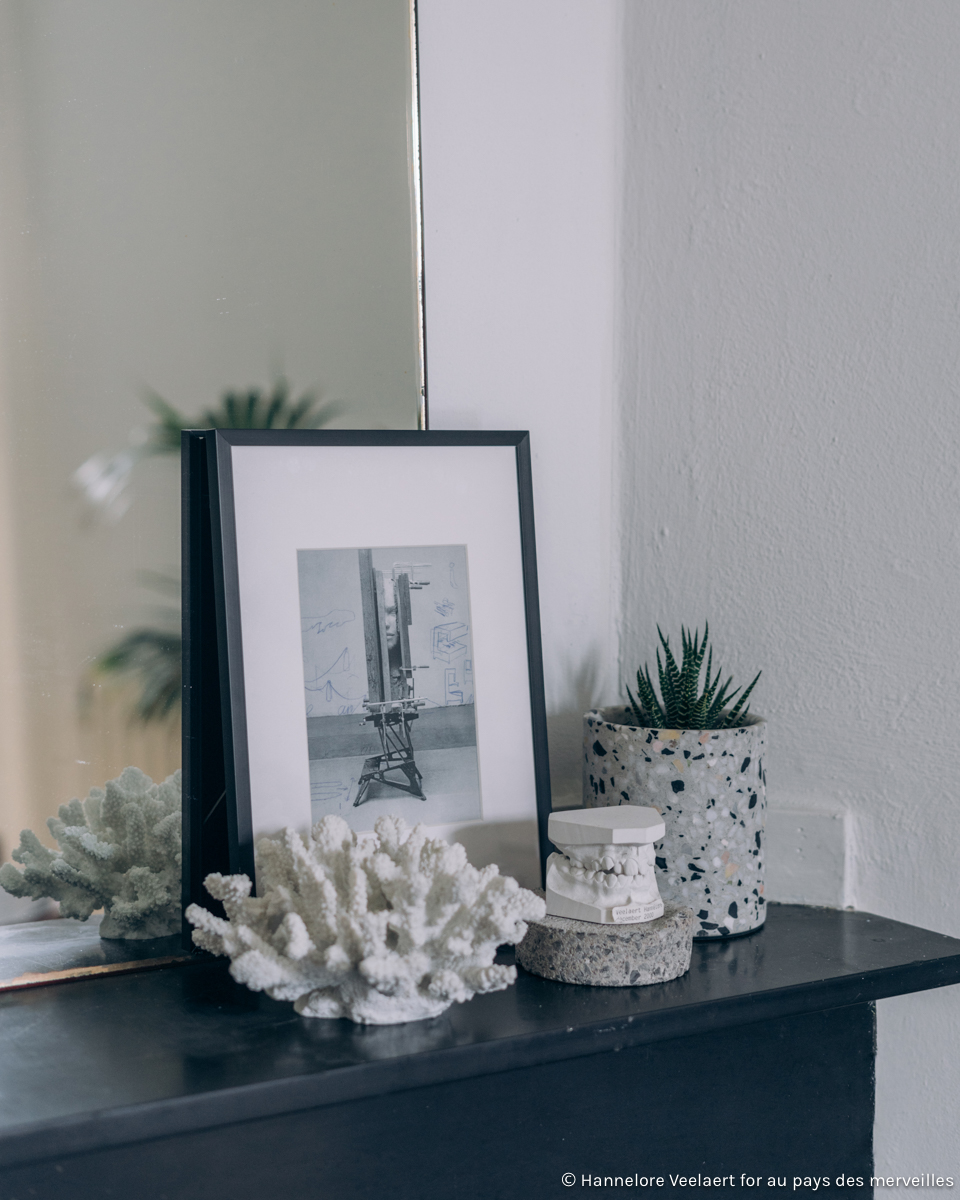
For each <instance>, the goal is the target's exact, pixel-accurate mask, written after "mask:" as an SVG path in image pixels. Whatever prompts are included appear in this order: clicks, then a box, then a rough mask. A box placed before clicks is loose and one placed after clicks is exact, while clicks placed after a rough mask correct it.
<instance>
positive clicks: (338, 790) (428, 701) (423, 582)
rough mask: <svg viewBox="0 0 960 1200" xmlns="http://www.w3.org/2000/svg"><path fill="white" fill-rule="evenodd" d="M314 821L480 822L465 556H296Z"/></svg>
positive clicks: (321, 552)
mask: <svg viewBox="0 0 960 1200" xmlns="http://www.w3.org/2000/svg"><path fill="white" fill-rule="evenodd" d="M297 566H298V578H299V588H300V619H301V621H300V624H301V637H302V644H303V681H304V705H305V710H306V720H307V741H308V754H309V759H310V798H311V816H312V820H313V821H317V820H319V819H320V817H322V816H325V815H326V814H328V813H336V814H338V815H339V816H341V817H343V818H344V819H345V820H346V821H347V822H348V823H349V824H350V826H351V827H352V828H353V829H357V830H362V829H372V828H373V824H374V822H375V821H376V819H377V817H379V816H382V815H383V814H385V813H391V814H397V815H400V816H403V817H405V818H406V819H407V820H409V821H411V823H415V822H423V823H424V824H426V825H447V824H452V823H454V822H460V821H471V820H477V819H479V818H480V817H481V816H482V812H481V803H480V778H479V769H478V762H477V725H476V690H475V664H474V657H473V637H472V631H471V614H470V588H469V577H468V572H467V547H466V546H456V545H452V546H390V547H357V548H351V549H301V550H298V552H297Z"/></svg>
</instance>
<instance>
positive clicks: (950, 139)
mask: <svg viewBox="0 0 960 1200" xmlns="http://www.w3.org/2000/svg"><path fill="white" fill-rule="evenodd" d="M625 16H626V24H625V38H624V52H625V59H626V61H627V62H628V63H629V64H630V65H629V68H628V73H627V79H626V82H625V91H626V97H625V101H626V112H627V122H628V124H627V129H626V132H625V139H624V163H625V178H624V216H623V241H624V249H625V253H624V258H623V262H624V274H623V293H622V310H621V320H622V329H623V331H624V374H623V387H622V392H621V404H622V410H621V411H622V424H621V428H622V429H623V432H624V438H623V442H622V452H623V470H624V473H625V476H626V477H627V485H626V486H625V488H624V490H623V493H622V500H623V505H624V508H623V542H622V545H623V555H624V557H623V614H624V625H623V651H624V660H623V665H624V667H626V666H627V665H628V664H629V665H632V664H633V662H634V660H635V659H636V658H637V657H638V656H641V655H645V654H648V653H649V649H648V647H649V645H650V640H651V639H650V627H651V625H652V623H653V622H654V621H655V620H659V621H665V622H668V623H669V624H670V626H671V628H675V627H676V626H678V625H679V624H680V622H681V621H684V622H689V623H694V624H696V623H697V622H702V620H703V619H704V618H705V617H709V618H710V621H711V624H712V625H713V627H714V629H715V631H716V636H717V643H718V647H719V648H720V649H722V651H723V658H724V660H725V661H726V662H727V663H728V664H729V665H730V667H731V668H732V669H735V671H736V673H737V675H738V676H740V677H743V676H746V675H747V674H748V672H753V671H755V670H756V669H757V668H759V667H761V666H762V667H763V668H764V677H763V679H762V680H761V682H760V684H759V685H758V688H757V693H756V697H757V698H756V707H757V709H758V711H761V712H763V713H765V714H766V715H767V716H768V717H769V718H770V721H771V737H770V741H771V747H770V754H769V759H768V763H769V772H768V774H769V779H770V784H771V796H772V799H773V801H774V802H775V803H777V804H779V805H780V806H784V805H788V806H789V805H797V806H803V807H807V808H817V807H824V808H829V809H834V810H836V809H839V810H843V811H846V812H847V813H849V814H850V824H851V827H852V834H853V855H852V858H851V865H852V872H851V874H852V877H849V878H848V880H847V895H848V899H850V900H852V901H853V902H854V903H855V904H856V906H857V907H858V908H862V909H867V910H871V911H873V912H878V913H883V914H886V915H889V916H895V917H898V918H900V919H902V920H905V921H909V922H914V923H916V924H918V925H925V926H927V927H929V928H933V929H937V930H940V931H942V932H944V933H949V934H952V935H954V936H958V935H960V919H958V917H957V903H956V900H957V897H956V882H955V881H956V869H955V865H954V864H955V858H956V846H957V844H958V842H960V805H958V803H957V799H958V792H960V783H958V779H957V775H956V772H955V771H954V770H953V769H952V757H953V751H954V747H955V746H956V744H957V736H956V723H957V715H958V710H960V704H958V699H960V687H958V674H957V660H958V652H960V625H958V622H957V615H958V604H957V597H958V594H960V589H958V585H960V555H958V527H960V526H958V505H957V499H958V474H957V448H958V439H960V405H958V395H957V393H958V377H957V367H958V357H960V341H958V337H957V314H958V304H960V274H958V270H957V268H958V258H960V230H958V225H957V221H956V206H957V195H958V187H960V75H958V73H957V71H956V69H955V64H956V62H957V61H958V57H960V7H958V6H957V5H956V4H953V3H937V2H935V0H932V2H930V3H926V4H923V5H915V4H911V3H906V2H901V0H882V2H878V0H842V2H841V3H837V2H836V0H804V2H803V3H778V4H770V3H769V2H768V0H736V2H735V3H733V2H729V3H728V2H722V0H713V2H712V3H709V4H707V3H693V4H672V3H665V2H663V0H653V2H649V3H647V2H641V3H638V2H635V0H634V2H632V3H630V4H628V5H627V6H626V9H625ZM958 1042H960V989H957V988H952V989H948V990H946V991H943V992H938V993H934V994H932V995H927V996H923V997H912V998H911V997H907V998H904V999H899V1000H896V1001H887V1002H884V1003H882V1004H881V1005H880V1006H879V1058H878V1091H877V1110H878V1111H877V1132H876V1155H877V1166H878V1169H880V1170H883V1171H884V1172H886V1169H887V1168H888V1167H889V1168H890V1170H892V1171H893V1173H894V1174H896V1173H897V1170H895V1169H894V1168H896V1167H897V1166H898V1164H899V1168H898V1169H899V1173H900V1174H902V1173H903V1172H904V1170H906V1169H907V1164H908V1163H909V1164H911V1165H910V1168H909V1169H910V1170H911V1171H920V1170H928V1171H940V1172H945V1173H953V1174H955V1173H956V1171H957V1168H958V1167H960V1158H958V1154H957V1135H956V1131H957V1129H958V1128H960V1061H958V1054H957V1051H956V1047H957V1045H958Z"/></svg>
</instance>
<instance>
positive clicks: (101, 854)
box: [0, 767, 181, 938]
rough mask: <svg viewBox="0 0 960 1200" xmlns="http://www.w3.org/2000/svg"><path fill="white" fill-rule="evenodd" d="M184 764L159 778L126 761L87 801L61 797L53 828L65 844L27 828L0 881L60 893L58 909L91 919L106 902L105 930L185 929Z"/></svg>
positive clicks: (24, 891)
mask: <svg viewBox="0 0 960 1200" xmlns="http://www.w3.org/2000/svg"><path fill="white" fill-rule="evenodd" d="M180 802H181V791H180V772H179V771H177V772H176V773H175V774H174V775H171V776H170V777H169V779H167V780H165V781H164V782H163V783H160V784H156V783H154V782H153V780H152V779H151V778H150V777H149V775H145V774H144V773H143V771H140V770H138V769H137V768H136V767H127V768H126V770H125V771H123V773H122V774H121V775H120V777H119V779H111V780H110V782H109V783H108V784H107V785H106V787H105V788H93V790H92V791H91V792H90V795H89V796H88V797H87V799H86V800H84V801H83V802H82V803H81V801H80V800H71V801H70V803H69V804H61V805H60V811H59V816H57V817H51V818H50V819H49V820H48V821H47V828H48V829H49V830H50V832H51V833H52V834H53V836H54V838H56V840H57V844H58V845H59V846H60V850H59V851H57V850H49V849H47V847H46V846H44V845H43V844H42V843H41V841H40V839H39V838H38V837H37V835H36V834H35V833H34V832H33V831H32V830H30V829H25V830H24V831H23V833H21V835H20V845H19V847H18V848H17V849H16V850H14V852H13V858H14V860H15V861H16V862H18V863H23V865H24V868H25V869H24V870H23V871H18V870H17V868H16V867H15V866H14V865H13V864H12V863H6V864H4V866H3V867H0V886H2V887H4V888H5V889H6V890H7V891H8V892H10V893H11V894H12V895H14V896H30V897H31V898H32V899H34V900H37V899H39V898H40V897H41V896H51V897H52V898H53V899H54V900H59V901H60V915H61V916H64V917H79V918H80V919H81V920H85V919H86V918H87V917H89V916H90V914H91V913H92V912H94V911H95V910H96V909H98V908H103V909H104V918H103V921H102V923H101V925H100V936H101V937H105V938H153V937H166V936H168V935H170V934H173V933H177V932H178V931H179V929H180V923H181V918H180V860H181V849H180Z"/></svg>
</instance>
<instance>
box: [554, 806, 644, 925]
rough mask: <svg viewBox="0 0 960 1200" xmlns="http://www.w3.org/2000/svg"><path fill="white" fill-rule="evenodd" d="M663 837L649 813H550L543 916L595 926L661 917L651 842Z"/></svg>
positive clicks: (641, 810) (630, 810)
mask: <svg viewBox="0 0 960 1200" xmlns="http://www.w3.org/2000/svg"><path fill="white" fill-rule="evenodd" d="M663 835H664V825H663V818H662V817H661V816H660V814H659V813H658V812H657V811H656V809H653V808H639V807H632V806H628V807H623V808H620V807H617V808H602V809H590V808H587V809H574V810H572V811H566V812H555V813H551V814H550V820H549V823H548V826H547V836H548V837H549V838H550V841H551V842H553V844H554V845H555V846H556V847H557V849H558V850H559V853H555V854H551V855H550V857H549V858H548V859H547V889H546V895H547V913H548V914H549V915H550V916H554V917H572V918H574V919H576V920H579V921H593V922H596V923H597V924H601V925H608V924H613V925H623V924H636V923H638V922H641V921H653V920H656V918H657V917H662V916H663V901H662V900H661V899H660V893H659V891H658V889H657V877H656V870H655V867H654V854H653V843H654V842H656V841H659V840H660V838H662V837H663Z"/></svg>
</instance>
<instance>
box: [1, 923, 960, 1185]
mask: <svg viewBox="0 0 960 1200" xmlns="http://www.w3.org/2000/svg"><path fill="white" fill-rule="evenodd" d="M946 940H947V941H952V939H949V938H948V939H946ZM523 974H524V973H521V978H520V979H518V982H517V985H515V986H522V985H523ZM956 983H960V954H951V955H949V956H948V957H944V958H935V959H928V960H923V961H917V962H912V963H907V964H903V965H898V966H894V967H887V968H882V969H879V970H871V971H864V972H860V973H853V974H850V975H847V976H844V977H841V978H837V977H833V978H830V979H829V980H824V981H815V982H810V983H805V984H801V985H793V986H788V987H784V988H780V989H769V990H767V991H765V992H761V993H756V992H754V993H749V994H745V995H740V996H729V997H726V998H723V999H717V1000H710V1001H704V1002H702V1003H699V1004H694V1005H688V1006H685V1007H684V1008H680V1009H667V1010H665V1011H660V1012H646V1013H638V1014H629V1015H626V1016H623V1017H619V1018H615V1019H612V1020H605V1021H595V1022H591V1023H587V1024H583V1025H580V1026H571V1027H569V1028H566V1029H557V1028H554V1029H551V1030H547V1031H541V1032H534V1033H530V1034H524V1035H515V1036H511V1037H505V1038H502V1039H499V1040H494V1041H486V1042H480V1043H477V1044H474V1045H466V1046H457V1047H451V1048H445V1049H441V1050H434V1051H426V1052H421V1053H417V1054H413V1055H410V1056H407V1057H398V1058H395V1059H390V1060H380V1061H376V1062H369V1063H361V1064H355V1065H351V1066H347V1067H341V1068H333V1069H329V1070H325V1071H322V1072H318V1073H314V1074H305V1075H296V1076H292V1077H287V1078H284V1079H274V1080H266V1081H261V1082H258V1083H255V1084H248V1085H244V1086H240V1087H230V1088H223V1089H219V1090H215V1091H209V1092H201V1093H197V1094H193V1095H188V1096H178V1097H174V1098H171V1099H165V1100H157V1101H151V1102H147V1103H144V1104H138V1105H133V1106H127V1107H119V1108H114V1109H101V1110H98V1111H95V1112H88V1113H83V1114H79V1115H75V1116H67V1117H57V1118H53V1119H50V1120H45V1121H40V1122H35V1123H32V1124H29V1125H22V1126H19V1127H17V1128H15V1129H11V1130H9V1131H8V1132H6V1133H5V1134H3V1135H0V1168H4V1167H13V1166H24V1165H27V1164H29V1163H31V1162H36V1161H38V1160H44V1159H50V1158H53V1157H63V1156H66V1155H71V1154H82V1153H85V1152H92V1151H95V1150H101V1149H104V1148H106V1147H110V1146H120V1145H129V1144H133V1143H136V1142H143V1141H152V1140H155V1139H157V1138H163V1137H169V1136H173V1135H177V1134H184V1133H190V1132H197V1131H200V1130H204V1129H211V1128H216V1127H218V1126H224V1125H231V1124H235V1123H238V1122H243V1121H253V1120H258V1119H263V1118H267V1117H274V1116H281V1115H284V1114H286V1113H292V1112H297V1111H303V1110H305V1109H312V1108H323V1107H326V1106H328V1105H333V1104H342V1103H347V1102H349V1101H352V1100H360V1099H364V1098H365V1097H369V1096H373V1095H387V1094H390V1093H396V1092H403V1091H408V1090H410V1089H412V1088H418V1087H425V1086H429V1085H431V1084H436V1083H446V1082H452V1081H455V1080H460V1079H467V1078H471V1077H475V1076H480V1075H489V1074H497V1073H500V1072H505V1071H510V1070H513V1069H517V1068H522V1067H529V1066H535V1065H537V1064H540V1063H548V1062H556V1061H558V1060H562V1059H569V1058H579V1057H583V1056H586V1055H591V1054H601V1053H604V1052H607V1051H612V1050H621V1049H625V1048H627V1047H630V1046H638V1045H642V1044H644V1043H649V1042H658V1041H666V1040H670V1039H673V1038H680V1037H687V1036H690V1035H694V1034H700V1033H708V1032H710V1031H711V1030H719V1029H723V1028H729V1027H732V1026H736V1025H747V1024H752V1023H754V1022H757V1021H764V1020H769V1019H775V1018H778V1017H789V1016H796V1015H799V1014H802V1013H807V1012H812V1011H816V1010H824V1009H834V1008H844V1007H847V1006H849V1005H853V1004H862V1003H867V1002H872V1001H875V1000H882V999H886V998H888V997H891V996H897V995H905V994H909V993H911V992H918V991H926V990H930V989H933V988H939V987H947V986H950V985H952V984H956ZM557 986H559V987H566V986H568V985H563V984H560V985H557ZM825 1001H826V1002H825Z"/></svg>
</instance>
